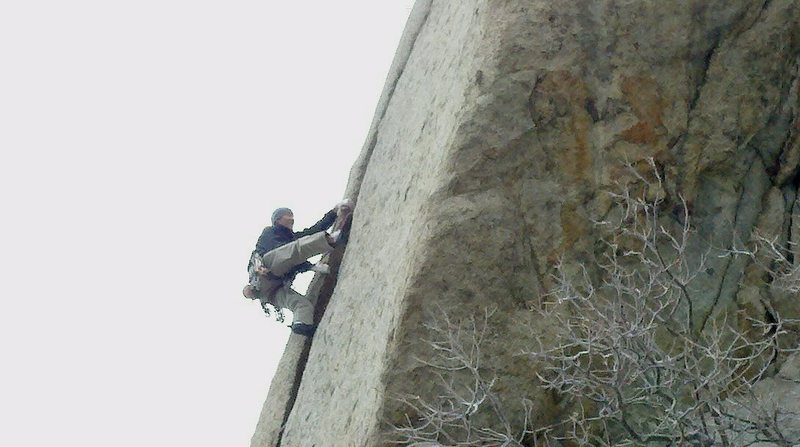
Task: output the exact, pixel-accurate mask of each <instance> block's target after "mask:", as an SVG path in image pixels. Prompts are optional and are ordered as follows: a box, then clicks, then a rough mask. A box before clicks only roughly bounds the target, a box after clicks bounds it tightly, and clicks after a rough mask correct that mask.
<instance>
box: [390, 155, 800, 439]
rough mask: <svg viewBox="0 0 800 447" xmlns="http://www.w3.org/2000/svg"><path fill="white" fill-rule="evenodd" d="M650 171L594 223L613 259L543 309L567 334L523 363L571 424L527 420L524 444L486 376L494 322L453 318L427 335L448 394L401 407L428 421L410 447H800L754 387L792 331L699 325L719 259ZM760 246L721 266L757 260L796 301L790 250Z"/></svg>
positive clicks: (569, 282) (419, 424)
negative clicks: (763, 446)
mask: <svg viewBox="0 0 800 447" xmlns="http://www.w3.org/2000/svg"><path fill="white" fill-rule="evenodd" d="M648 164H649V168H650V169H647V170H646V171H647V172H645V173H641V172H639V171H638V170H637V169H634V168H632V169H631V174H632V175H631V177H630V180H631V181H629V182H628V183H626V184H621V185H620V188H619V191H618V192H615V193H612V194H611V197H612V201H613V203H614V206H613V207H612V212H611V213H609V216H607V217H606V218H604V219H603V220H601V221H598V222H596V225H597V228H598V231H599V232H600V233H601V234H602V237H601V244H602V249H601V250H600V253H599V254H597V258H596V261H595V262H593V265H589V266H587V265H575V264H569V263H567V262H562V263H560V264H559V265H558V266H557V268H556V273H555V275H554V278H555V287H553V288H552V290H551V291H550V292H549V293H548V294H547V295H546V296H545V297H544V299H543V301H542V305H541V306H540V308H539V309H536V310H535V311H536V312H539V313H540V314H541V316H542V317H543V318H542V321H547V322H550V323H551V325H550V326H551V327H552V328H553V331H555V332H556V335H555V336H552V334H551V335H550V336H548V337H546V338H545V337H544V336H539V337H537V338H536V340H537V343H536V345H535V346H531V347H530V348H529V349H528V350H526V352H525V355H529V356H531V357H532V358H535V359H537V360H538V361H540V362H541V365H542V366H541V368H540V369H539V370H538V372H537V373H536V378H537V379H538V380H539V382H540V384H541V387H542V388H543V389H546V390H552V391H555V392H557V393H558V394H559V395H560V396H561V397H562V399H563V404H564V408H567V409H569V411H568V414H567V415H566V416H565V417H562V418H561V419H560V420H559V421H557V422H555V423H553V424H552V425H548V426H544V427H535V428H531V427H528V426H527V425H528V424H527V421H529V420H530V417H528V416H529V415H526V418H525V421H526V426H525V427H522V428H521V429H519V428H518V429H517V430H518V431H520V432H519V433H516V436H514V434H513V433H512V432H513V429H512V427H510V426H509V424H508V423H507V420H508V419H507V418H506V417H505V416H504V415H505V414H506V413H505V410H504V408H503V402H501V401H500V400H499V399H498V398H497V396H496V395H495V394H493V393H492V384H493V383H494V378H487V377H484V375H483V374H484V371H483V370H482V368H481V364H480V346H481V340H482V336H483V333H484V330H485V327H486V324H487V321H488V317H489V315H488V314H487V315H486V317H485V319H484V320H483V322H482V323H481V324H480V325H476V324H475V323H474V322H473V323H472V325H471V326H468V327H467V328H466V329H465V328H464V326H463V325H461V324H458V323H456V322H452V321H450V320H449V319H448V318H447V316H446V315H445V316H444V317H443V319H441V320H440V321H435V322H434V323H432V324H431V326H430V327H429V329H430V331H431V332H432V333H433V334H435V335H436V339H435V340H433V341H431V342H430V345H431V347H432V349H433V352H434V353H436V354H437V357H436V358H437V360H435V361H431V362H425V364H426V365H427V366H429V367H430V368H432V369H433V370H434V371H436V373H437V375H438V377H439V379H440V380H441V383H442V388H441V389H442V393H441V394H440V395H439V396H438V397H436V398H434V399H427V398H429V397H430V396H426V397H425V398H423V397H417V396H414V397H413V398H408V397H406V398H403V402H404V403H405V404H406V405H408V408H409V409H410V410H411V413H412V414H415V415H416V417H415V419H414V420H412V419H410V418H409V419H407V420H406V423H405V424H403V425H402V426H395V427H394V431H395V433H396V434H400V435H401V438H400V441H399V442H400V443H406V444H407V445H414V446H473V445H474V446H489V445H498V446H522V445H546V446H550V445H591V446H626V445H630V446H634V445H635V446H640V445H648V446H650V445H654V446H673V445H675V446H725V447H727V446H743V445H750V444H753V443H755V442H770V443H772V444H774V445H778V446H787V447H788V446H793V445H796V444H800V439H794V438H791V436H790V435H789V434H788V432H787V431H786V430H785V428H786V420H787V418H791V417H795V416H796V415H787V414H784V413H782V412H781V411H780V410H779V409H777V408H776V407H775V406H774V405H773V404H772V403H771V402H766V401H765V400H764V399H763V398H762V397H761V396H760V395H759V394H758V393H756V392H754V388H753V387H754V384H755V383H757V382H758V381H760V380H761V379H763V378H764V377H765V375H766V374H767V372H768V371H769V368H770V366H771V365H772V364H773V362H774V361H775V359H776V358H777V357H778V355H779V354H780V353H782V352H785V351H786V349H784V348H782V347H781V344H780V343H779V340H780V339H782V338H783V337H785V336H786V335H787V333H788V331H789V329H788V328H787V325H788V324H791V323H794V322H793V321H790V320H785V319H783V318H782V317H781V316H780V315H778V314H777V313H774V312H773V313H770V314H769V318H764V320H766V321H762V319H760V318H757V317H755V316H753V315H745V314H741V315H737V316H736V317H737V318H734V319H732V320H737V321H729V318H728V315H727V314H725V313H724V312H721V313H719V314H718V315H713V316H712V315H710V314H709V315H703V316H700V315H697V314H696V310H695V308H694V306H695V303H696V302H697V297H696V296H694V294H695V293H696V290H695V289H694V287H693V285H694V284H693V283H694V281H695V280H696V279H697V277H698V276H699V275H700V274H701V273H702V272H704V271H705V270H706V261H707V260H708V259H709V256H711V249H708V250H705V251H704V250H699V249H698V247H697V246H696V244H697V239H698V238H697V237H696V235H694V234H693V229H692V226H691V224H690V215H689V211H688V207H687V206H686V203H685V202H684V201H683V200H682V199H679V203H678V204H677V205H676V206H673V207H672V209H671V211H670V213H668V214H667V215H666V216H665V215H663V214H664V208H665V200H666V199H665V194H664V192H663V191H664V188H663V184H662V178H661V177H660V175H659V172H658V169H656V166H655V162H654V161H653V160H649V163H648ZM754 240H755V242H756V245H755V247H756V248H753V249H749V250H748V249H744V248H734V249H733V250H722V251H719V253H714V255H715V256H731V257H735V256H749V257H751V258H753V259H758V260H759V262H760V263H761V264H759V265H761V267H762V268H763V269H764V270H765V271H766V272H767V273H768V274H769V275H770V276H771V278H772V281H773V282H772V286H773V287H779V288H780V289H781V290H782V291H784V292H786V293H791V294H795V295H796V294H798V292H800V267H798V266H796V265H793V263H792V262H791V259H790V258H789V255H788V254H787V251H786V250H785V249H784V248H783V247H781V246H780V245H779V244H778V242H777V241H776V240H771V239H767V238H764V237H760V236H756V237H755V238H754ZM692 244H695V245H692ZM739 321H746V322H747V323H748V324H747V325H746V326H747V328H746V329H742V328H741V326H740V324H739ZM537 330H540V329H537ZM465 339H468V340H469V342H468V343H466V344H464V343H463V340H465ZM456 377H461V379H459V380H456ZM464 377H469V378H471V382H467V381H464V380H463V378H464ZM526 408H530V406H526ZM479 409H485V410H486V411H488V412H489V413H490V414H492V415H494V416H495V421H494V422H495V423H494V424H493V425H492V426H493V427H502V430H500V431H494V430H489V429H486V428H477V427H476V426H475V425H476V424H474V423H473V421H474V418H471V416H472V415H473V414H474V413H475V412H476V411H478V410H479ZM454 433H455V434H454ZM526 435H528V436H527V437H526ZM531 435H532V436H531ZM523 440H525V442H527V444H523Z"/></svg>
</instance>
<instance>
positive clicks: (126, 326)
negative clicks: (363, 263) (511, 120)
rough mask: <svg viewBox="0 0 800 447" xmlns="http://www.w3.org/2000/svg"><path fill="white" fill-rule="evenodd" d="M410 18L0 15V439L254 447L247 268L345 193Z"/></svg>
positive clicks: (97, 12) (192, 6)
mask: <svg viewBox="0 0 800 447" xmlns="http://www.w3.org/2000/svg"><path fill="white" fill-rule="evenodd" d="M412 4H413V0H391V1H375V0H369V1H367V0H362V1H346V0H342V1H336V2H332V1H315V0H307V1H302V2H291V1H289V2H287V1H265V0H262V1H254V0H252V1H245V0H226V1H219V0H216V1H203V0H193V1H188V0H184V1H180V0H158V1H154V0H137V1H109V0H102V1H101V0H96V1H87V0H76V1H70V2H66V1H54V0H45V1H37V0H26V1H22V0H17V1H6V2H2V3H0V62H1V63H2V66H1V67H2V68H0V154H2V156H1V158H0V197H1V198H2V202H1V203H2V209H3V213H2V218H0V267H2V272H3V273H2V280H0V298H1V299H0V303H2V308H0V356H1V357H0V362H1V363H0V427H1V428H0V445H3V446H14V447H19V446H82V447H85V446H137V447H138V446H226V447H227V446H247V445H249V442H250V437H251V436H252V434H253V431H254V429H255V425H256V422H257V420H258V416H259V413H260V411H261V405H262V404H263V401H264V399H265V397H266V394H267V388H268V386H269V383H270V380H271V377H272V374H273V372H274V368H275V366H276V364H277V361H278V359H279V357H280V353H281V351H282V349H283V346H284V344H285V342H286V338H287V337H288V334H289V330H288V329H287V328H286V327H284V326H282V325H279V324H278V323H276V322H274V321H270V320H268V319H267V318H266V317H265V316H264V315H263V313H262V312H261V309H260V307H259V306H258V304H257V303H254V302H251V301H248V300H245V299H244V298H242V297H241V294H240V291H241V288H242V286H243V285H244V282H245V281H246V276H247V275H246V273H245V265H246V262H247V257H248V255H249V253H250V250H251V249H252V247H253V245H254V243H255V240H256V238H257V237H258V235H259V233H260V232H261V229H262V228H263V227H264V226H265V225H266V224H267V223H268V219H269V215H270V213H271V211H272V209H274V208H276V207H279V206H288V207H291V208H292V209H293V210H294V212H295V219H296V227H299V228H303V227H305V226H308V225H310V224H312V223H314V222H315V221H316V220H317V219H319V218H320V217H321V216H322V215H323V214H324V213H325V212H326V211H327V210H329V209H330V208H331V207H332V206H333V205H334V204H335V203H336V202H338V201H339V200H340V199H342V194H343V192H344V188H345V184H346V181H347V177H348V174H349V170H350V167H351V165H352V164H353V162H354V160H355V158H356V156H357V155H358V153H359V151H360V149H361V147H362V145H363V142H364V139H365V137H366V133H367V130H368V128H369V125H370V123H371V120H372V115H373V112H374V109H375V106H376V104H377V100H378V97H379V95H380V92H381V90H382V88H383V84H384V80H385V77H386V74H387V72H388V69H389V65H390V63H391V60H392V57H393V55H394V51H395V49H396V47H397V44H398V41H399V39H400V35H401V32H402V29H403V26H404V24H405V20H406V18H407V17H408V14H409V12H410V10H411V6H412Z"/></svg>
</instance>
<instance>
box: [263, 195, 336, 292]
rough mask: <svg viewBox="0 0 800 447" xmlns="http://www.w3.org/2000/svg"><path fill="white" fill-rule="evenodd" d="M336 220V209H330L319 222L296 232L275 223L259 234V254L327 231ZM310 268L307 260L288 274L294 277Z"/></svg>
mask: <svg viewBox="0 0 800 447" xmlns="http://www.w3.org/2000/svg"><path fill="white" fill-rule="evenodd" d="M335 220H336V211H335V210H331V211H328V212H327V213H326V214H325V216H324V217H323V218H322V219H320V221H319V222H317V223H315V224H314V225H312V226H310V227H308V228H306V229H305V230H303V231H298V232H296V233H295V232H293V231H292V230H290V229H288V228H286V227H284V226H282V225H275V226H274V227H267V228H264V231H262V232H261V236H259V238H258V242H256V252H258V254H259V255H261V256H263V255H264V253H267V252H268V251H271V250H274V249H276V248H278V247H280V246H282V245H286V244H288V243H289V242H292V241H294V240H296V239H299V238H301V237H303V236H310V235H312V234H314V233H319V232H320V231H325V230H327V229H328V228H330V227H331V225H333V222H334V221H335ZM310 268H311V263H310V262H308V261H306V262H303V263H302V264H300V265H298V266H297V267H295V268H293V269H292V270H291V271H290V272H289V273H287V274H286V276H287V277H292V276H294V275H296V274H297V273H301V272H305V271H308V269H310Z"/></svg>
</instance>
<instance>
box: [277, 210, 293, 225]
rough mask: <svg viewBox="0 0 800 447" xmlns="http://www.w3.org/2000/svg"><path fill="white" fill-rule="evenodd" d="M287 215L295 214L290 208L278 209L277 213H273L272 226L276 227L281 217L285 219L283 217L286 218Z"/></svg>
mask: <svg viewBox="0 0 800 447" xmlns="http://www.w3.org/2000/svg"><path fill="white" fill-rule="evenodd" d="M287 214H293V213H292V210H290V209H289V208H278V209H276V210H275V211H273V212H272V225H275V223H276V222H278V219H280V218H281V217H283V216H285V215H287Z"/></svg>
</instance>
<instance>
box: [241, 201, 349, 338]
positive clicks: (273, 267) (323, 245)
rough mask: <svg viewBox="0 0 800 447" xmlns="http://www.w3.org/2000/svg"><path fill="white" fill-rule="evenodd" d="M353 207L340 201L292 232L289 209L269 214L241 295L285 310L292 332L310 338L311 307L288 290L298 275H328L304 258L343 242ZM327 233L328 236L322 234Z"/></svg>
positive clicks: (312, 309) (304, 299) (292, 224)
mask: <svg viewBox="0 0 800 447" xmlns="http://www.w3.org/2000/svg"><path fill="white" fill-rule="evenodd" d="M352 211H353V203H352V201H350V200H343V201H342V202H340V203H338V204H337V205H336V206H335V207H334V208H333V209H332V210H330V211H328V212H327V213H326V214H325V216H324V217H323V218H322V219H320V221H319V222H317V223H315V224H314V225H312V226H311V227H309V228H306V229H305V230H303V231H298V232H294V230H293V227H294V214H293V213H292V210H290V209H289V208H278V209H276V210H275V211H274V212H273V213H272V219H271V221H272V226H269V227H266V228H264V231H262V233H261V236H260V237H259V238H258V242H256V249H255V250H254V251H253V253H252V255H251V258H250V259H251V260H250V264H249V265H248V273H249V274H250V283H249V284H248V285H247V286H245V288H244V290H243V291H242V293H243V294H244V296H245V297H246V298H249V299H253V300H255V299H258V300H260V301H261V302H262V305H263V304H265V303H266V304H270V305H272V306H275V307H278V308H281V309H289V310H291V311H292V315H293V317H294V319H293V321H292V326H291V328H292V332H294V333H296V334H300V335H305V336H307V337H310V336H312V335H313V334H314V331H315V329H316V328H315V326H314V304H313V303H312V302H311V300H309V299H308V298H306V297H305V296H303V295H302V294H300V293H298V292H297V291H295V290H294V289H292V288H291V285H292V281H293V280H294V277H295V276H296V275H297V274H298V273H302V272H307V271H314V272H318V273H323V274H325V273H328V271H329V268H328V266H327V265H325V264H322V263H319V264H316V265H312V264H311V263H310V262H308V258H310V257H312V256H315V255H319V254H323V253H328V252H330V251H332V250H333V249H334V248H335V247H336V246H337V245H338V244H339V243H341V242H343V236H344V232H343V229H344V228H345V225H346V223H347V221H348V220H349V219H350V217H351V216H352ZM329 228H330V229H331V231H330V233H329V232H326V231H325V230H328V229H329Z"/></svg>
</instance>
